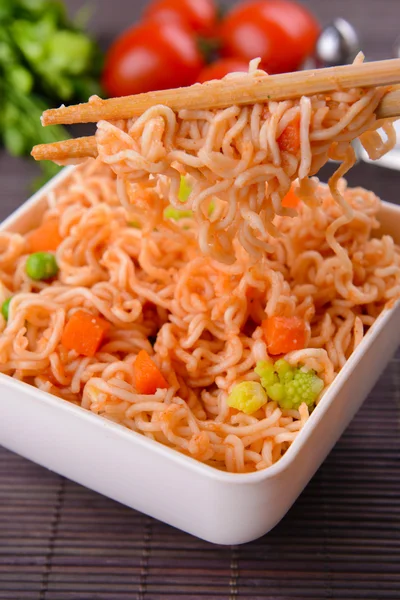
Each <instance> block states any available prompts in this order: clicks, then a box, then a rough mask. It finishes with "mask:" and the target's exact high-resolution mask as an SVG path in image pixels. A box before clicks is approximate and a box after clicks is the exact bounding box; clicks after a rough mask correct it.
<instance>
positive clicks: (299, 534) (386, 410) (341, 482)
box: [0, 351, 400, 600]
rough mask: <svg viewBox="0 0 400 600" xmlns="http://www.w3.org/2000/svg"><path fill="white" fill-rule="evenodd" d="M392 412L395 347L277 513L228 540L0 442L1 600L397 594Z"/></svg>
mask: <svg viewBox="0 0 400 600" xmlns="http://www.w3.org/2000/svg"><path fill="white" fill-rule="evenodd" d="M399 417H400V351H399V352H398V353H397V356H396V358H394V359H393V360H392V362H391V363H390V365H389V366H388V368H387V370H386V371H385V373H384V375H383V376H382V377H381V379H380V381H379V383H378V384H377V386H376V387H375V389H374V391H373V392H372V393H371V395H370V397H369V398H368V400H367V401H366V403H365V405H364V407H363V408H362V410H361V411H360V412H359V414H358V415H357V416H356V418H355V419H354V421H353V423H352V424H351V426H350V427H349V429H348V430H347V431H346V433H345V434H344V435H343V437H342V439H341V440H340V441H339V443H338V444H337V446H336V447H335V449H334V450H333V451H332V453H331V454H330V456H329V457H328V459H327V460H326V461H325V463H324V465H323V466H322V467H321V468H320V470H319V471H318V473H317V474H316V476H315V477H314V478H313V480H312V481H311V483H310V484H309V486H308V487H307V488H306V490H305V491H304V493H303V494H302V495H301V497H300V498H299V499H298V501H297V502H296V504H295V505H294V507H293V508H292V510H291V511H290V512H289V513H288V515H287V516H286V517H285V518H284V520H283V521H282V522H281V523H280V524H279V525H278V526H277V527H276V528H275V529H274V530H273V531H272V532H270V533H269V534H268V535H266V536H264V537H263V538H261V539H260V540H257V541H255V542H253V543H250V544H247V545H244V546H239V547H232V548H227V547H219V546H214V545H212V544H209V543H207V542H203V541H201V540H198V539H196V538H194V537H192V536H190V535H188V534H185V533H182V532H180V531H177V530H175V529H173V528H172V527H169V526H167V525H164V524H163V523H160V522H157V521H155V520H153V519H151V518H149V517H146V516H145V515H142V514H140V513H137V512H135V511H132V510H130V509H128V508H126V507H124V506H122V505H119V504H117V503H116V502H113V501H112V500H109V499H108V498H105V497H103V496H100V495H98V494H96V493H95V492H92V491H90V490H87V489H85V488H83V487H81V486H79V485H76V484H75V483H72V482H70V481H68V480H65V479H63V478H62V477H59V476H57V475H55V474H53V473H50V472H49V471H46V470H45V469H43V468H41V467H39V466H37V465H35V464H33V463H31V462H29V461H27V460H25V459H23V458H21V457H19V456H17V455H15V454H12V453H11V452H8V451H6V450H4V449H2V450H1V451H0V600H5V599H7V600H25V599H26V600H28V599H29V600H78V599H79V600H136V599H137V600H142V599H143V600H157V599H160V600H175V599H179V600H180V599H182V600H183V599H185V600H195V599H197V598H203V597H204V598H208V599H209V600H214V599H225V600H233V599H235V598H246V599H248V600H250V599H251V600H259V599H261V598H263V599H269V600H275V599H276V598H279V599H286V600H289V599H292V598H296V599H297V598H304V599H307V600H308V599H312V598H317V599H319V600H322V599H325V598H338V599H339V598H340V599H347V600H356V599H358V598H362V599H371V600H378V599H380V598H388V599H390V600H394V599H395V598H400V435H399V434H400V427H399ZM238 518H240V515H238Z"/></svg>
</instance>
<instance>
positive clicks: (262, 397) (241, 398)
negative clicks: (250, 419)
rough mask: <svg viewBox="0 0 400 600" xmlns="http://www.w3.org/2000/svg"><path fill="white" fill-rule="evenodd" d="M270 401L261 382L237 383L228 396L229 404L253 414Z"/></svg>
mask: <svg viewBox="0 0 400 600" xmlns="http://www.w3.org/2000/svg"><path fill="white" fill-rule="evenodd" d="M267 402H268V397H267V394H266V393H265V391H264V388H263V387H262V385H261V384H260V383H257V382H256V381H242V382H241V383H238V384H237V385H235V387H234V388H233V390H232V391H231V393H230V394H229V396H228V406H231V407H232V408H237V410H241V411H242V412H244V413H246V414H247V415H251V414H252V413H254V412H256V411H257V410H258V409H259V408H261V407H262V406H264V404H266V403H267Z"/></svg>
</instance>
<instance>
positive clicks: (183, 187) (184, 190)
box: [178, 175, 192, 202]
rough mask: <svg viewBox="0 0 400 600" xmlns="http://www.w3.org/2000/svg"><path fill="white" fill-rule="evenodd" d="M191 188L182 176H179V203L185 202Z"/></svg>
mask: <svg viewBox="0 0 400 600" xmlns="http://www.w3.org/2000/svg"><path fill="white" fill-rule="evenodd" d="M191 191H192V186H191V185H190V183H189V182H188V180H187V179H186V177H185V176H184V175H181V182H180V184H179V192H178V200H179V202H186V201H187V200H188V198H189V196H190V194H191Z"/></svg>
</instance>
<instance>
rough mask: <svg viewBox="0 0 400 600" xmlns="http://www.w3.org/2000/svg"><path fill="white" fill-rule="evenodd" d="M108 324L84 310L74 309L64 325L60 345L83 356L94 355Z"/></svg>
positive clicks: (108, 326)
mask: <svg viewBox="0 0 400 600" xmlns="http://www.w3.org/2000/svg"><path fill="white" fill-rule="evenodd" d="M109 328H110V324H109V323H108V322H107V321H105V320H104V319H102V318H101V317H96V316H95V315H93V314H91V313H88V312H86V311H84V310H78V311H76V312H75V313H74V314H73V315H72V317H71V318H70V319H69V321H68V323H67V324H66V325H65V327H64V331H63V334H62V338H61V343H62V345H63V346H64V347H65V348H67V349H68V350H75V351H76V352H77V353H78V354H83V356H94V355H95V354H96V352H97V350H98V349H99V347H100V345H101V343H102V341H103V339H104V335H105V334H106V332H107V331H108V329H109Z"/></svg>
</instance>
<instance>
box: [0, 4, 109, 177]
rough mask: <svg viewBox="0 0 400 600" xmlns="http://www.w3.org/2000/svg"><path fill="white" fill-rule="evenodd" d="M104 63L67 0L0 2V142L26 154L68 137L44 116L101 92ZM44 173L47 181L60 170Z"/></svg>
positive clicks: (47, 169) (45, 168) (47, 167)
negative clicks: (46, 122) (51, 109)
mask: <svg viewBox="0 0 400 600" xmlns="http://www.w3.org/2000/svg"><path fill="white" fill-rule="evenodd" d="M101 63H102V55H101V53H100V50H99V48H98V46H97V44H96V43H95V42H94V41H93V40H92V39H91V38H90V37H88V36H87V35H86V33H84V31H83V30H82V26H81V25H78V23H77V22H75V23H73V22H71V21H70V20H69V19H68V17H67V15H66V11H65V6H64V4H63V3H62V2H60V1H58V0H0V143H2V144H3V145H4V146H5V147H6V148H7V150H8V151H9V152H10V154H13V155H15V156H25V155H29V154H30V151H31V149H32V146H33V145H35V144H40V143H42V144H46V143H48V142H55V141H58V140H61V139H65V138H67V137H69V135H68V133H67V131H66V130H65V129H64V128H63V127H61V126H53V127H46V128H44V127H42V125H41V122H40V116H41V114H42V112H43V110H45V109H46V108H48V107H49V106H57V105H59V104H61V103H63V102H70V103H72V102H79V101H84V100H87V98H88V96H90V95H91V94H94V93H101V90H100V87H99V84H98V80H99V76H100V72H101ZM42 170H43V178H44V179H45V180H46V179H48V178H50V177H51V176H53V175H54V174H55V173H56V172H57V171H58V170H59V167H57V166H56V165H53V164H52V163H43V164H42ZM40 183H42V181H41V182H40Z"/></svg>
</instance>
